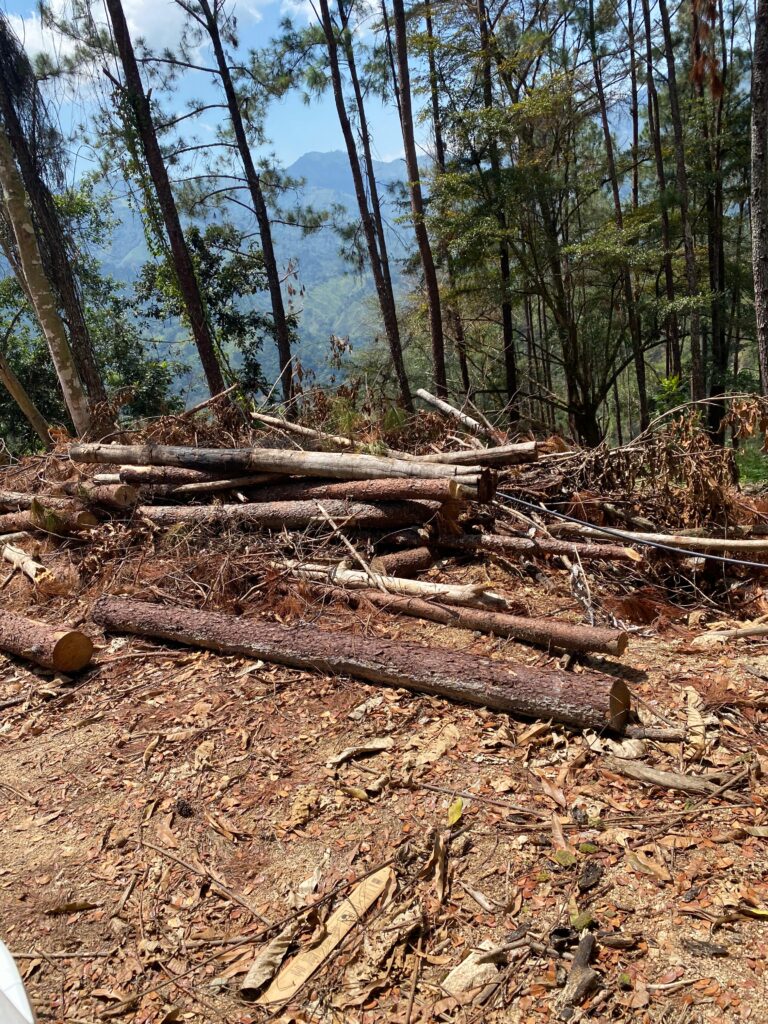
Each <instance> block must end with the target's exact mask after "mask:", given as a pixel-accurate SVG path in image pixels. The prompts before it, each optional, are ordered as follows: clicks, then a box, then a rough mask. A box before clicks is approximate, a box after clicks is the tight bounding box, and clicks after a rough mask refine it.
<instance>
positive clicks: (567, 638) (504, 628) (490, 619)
mask: <svg viewBox="0 0 768 1024" xmlns="http://www.w3.org/2000/svg"><path fill="white" fill-rule="evenodd" d="M355 597H356V598H358V599H359V598H364V599H365V600H367V601H369V602H370V603H371V604H374V605H376V607H377V608H382V609H383V610H384V611H387V612H393V613H395V614H397V615H410V616H413V617H414V618H418V619H427V620H429V621H430V622H440V623H442V624H443V625H445V626H453V627H454V628H455V629H471V630H476V631H478V632H481V633H491V634H493V635H494V636H504V637H510V638H511V639H514V640H522V641H523V642H525V643H529V644H537V645H538V646H540V647H546V648H557V649H558V650H562V651H593V652H595V653H598V654H615V655H621V654H623V653H624V651H625V650H626V649H627V641H628V636H627V634H626V633H625V632H624V630H621V629H604V628H602V627H598V626H584V625H580V624H578V623H570V622H558V620H557V619H543V618H528V617H527V616H524V615H507V614H505V613H503V612H496V611H489V610H486V609H484V608H483V609H479V608H466V607H451V606H450V605H446V604H437V603H434V602H432V601H423V600H421V599H419V598H414V597H396V596H394V595H393V594H382V593H381V592H380V591H378V590H365V591H363V592H362V593H359V592H358V593H357V594H356V595H355Z"/></svg>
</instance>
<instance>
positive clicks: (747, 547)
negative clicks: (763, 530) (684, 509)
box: [553, 523, 768, 555]
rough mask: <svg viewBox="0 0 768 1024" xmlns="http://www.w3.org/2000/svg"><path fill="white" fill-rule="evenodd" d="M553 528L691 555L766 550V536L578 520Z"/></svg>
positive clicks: (750, 552)
mask: <svg viewBox="0 0 768 1024" xmlns="http://www.w3.org/2000/svg"><path fill="white" fill-rule="evenodd" d="M553 529H555V530H557V532H558V533H561V532H562V533H576V534H580V535H581V536H583V537H595V536H600V535H605V534H608V535H610V536H613V537H617V538H618V539H620V540H627V541H629V542H630V544H631V543H632V542H635V543H647V544H668V545H670V546H671V547H675V548H686V549H690V551H691V553H692V554H696V552H697V551H716V552H727V551H731V552H734V553H736V552H742V553H744V554H753V555H754V554H761V553H762V552H765V551H768V537H763V538H761V539H759V540H744V539H742V538H737V537H691V536H689V535H687V534H680V533H641V532H639V531H636V530H617V529H615V528H614V527H607V528H605V529H603V528H602V527H600V526H591V525H587V524H580V523H579V524H577V523H560V524H558V525H557V526H556V527H553Z"/></svg>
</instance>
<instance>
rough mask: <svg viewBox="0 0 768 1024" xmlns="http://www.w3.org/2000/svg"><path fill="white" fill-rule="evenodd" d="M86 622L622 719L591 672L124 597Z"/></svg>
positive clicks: (603, 724)
mask: <svg viewBox="0 0 768 1024" xmlns="http://www.w3.org/2000/svg"><path fill="white" fill-rule="evenodd" d="M92 618H93V621H94V622H96V623H98V624H99V625H101V626H103V627H104V628H105V629H107V630H110V631H112V632H118V633H133V634H136V635H138V636H151V637H155V638H157V639H161V640H171V641H174V642H176V643H182V644H191V645H192V646H195V647H203V648H206V649H207V650H213V651H219V652H222V653H225V654H243V655H246V656H248V657H252V658H259V659H261V660H263V661H268V662H276V663H277V664H280V665H289V666H292V667H294V668H300V669H305V670H311V671H315V672H323V673H325V674H326V675H330V676H338V675H347V676H354V677H356V678H358V679H364V680H366V681H367V682H371V683H379V684H383V685H385V686H396V687H404V688H406V689H409V690H414V691H416V692H417V693H428V694H432V695H436V696H442V697H448V698H449V699H452V700H458V701H467V702H469V703H471V704H478V705H481V706H484V707H488V708H492V709H494V710H497V711H509V712H512V713H514V714H519V715H525V716H528V717H532V718H544V719H548V720H549V719H551V720H554V721H557V722H564V723H568V724H570V725H575V726H579V727H583V728H593V729H606V728H612V729H614V730H617V731H621V730H623V728H624V726H625V725H626V721H627V716H628V714H629V706H630V697H629V691H628V689H627V686H626V684H625V683H624V682H623V681H622V680H619V679H613V678H612V677H610V676H606V675H603V674H600V673H597V672H582V673H579V674H578V675H575V674H573V673H568V672H562V671H555V670H552V669H546V668H538V667H534V666H530V665H522V664H518V663H516V662H506V661H495V660H492V659H491V658H484V657H478V656H475V655H470V654H464V653H462V652H461V651H453V650H446V649H445V648H441V647H430V646H427V645H425V644H417V643H409V642H405V641H394V640H384V639H382V638H381V637H371V638H368V637H365V636H360V635H358V634H350V633H345V632H341V631H339V630H335V631H333V632H329V631H326V630H322V629H319V628H318V627H317V626H315V625H312V624H309V623H301V622H297V623H293V624H292V625H290V626H281V625H278V624H276V623H274V622H266V621H264V620H260V619H245V618H242V617H241V616H235V615H224V614H221V613H218V612H202V611H197V610H195V609H192V608H179V607H169V606H165V605H158V604H149V603H147V602H145V601H134V600H132V599H130V598H115V597H102V598H100V599H99V601H98V602H97V603H96V605H95V606H94V608H93V611H92Z"/></svg>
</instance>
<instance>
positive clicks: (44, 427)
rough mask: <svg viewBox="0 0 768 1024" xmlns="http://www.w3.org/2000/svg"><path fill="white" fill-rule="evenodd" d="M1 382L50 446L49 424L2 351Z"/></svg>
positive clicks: (28, 420) (25, 416)
mask: <svg viewBox="0 0 768 1024" xmlns="http://www.w3.org/2000/svg"><path fill="white" fill-rule="evenodd" d="M0 382H1V383H2V385H3V387H4V388H5V390H6V391H7V392H8V394H9V395H10V396H11V398H12V399H13V400H14V402H15V403H16V405H18V407H19V411H20V412H21V413H22V415H23V416H24V418H25V419H26V421H27V422H28V423H29V425H30V427H32V429H33V430H34V432H35V433H36V434H37V436H38V437H39V438H40V440H41V441H42V443H43V446H44V447H45V448H50V447H51V435H50V434H49V433H48V424H47V423H46V421H45V419H44V418H43V414H42V413H41V412H40V411H39V410H38V408H37V406H36V405H35V403H34V402H33V401H32V399H31V398H30V397H29V394H28V392H27V390H26V389H25V387H24V385H23V384H22V383H21V381H20V380H19V378H18V377H17V376H16V374H15V373H14V372H13V368H12V367H11V364H10V363H9V362H8V360H7V359H6V358H5V356H4V355H3V353H2V352H0Z"/></svg>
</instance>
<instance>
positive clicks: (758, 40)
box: [750, 0, 768, 395]
mask: <svg viewBox="0 0 768 1024" xmlns="http://www.w3.org/2000/svg"><path fill="white" fill-rule="evenodd" d="M751 178H752V181H751V191H750V198H751V203H750V205H751V217H752V275H753V277H754V282H755V317H756V321H757V351H758V358H759V362H760V382H761V384H762V388H763V394H764V395H768V0H758V2H757V14H756V17H755V41H754V47H753V51H752V166H751Z"/></svg>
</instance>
